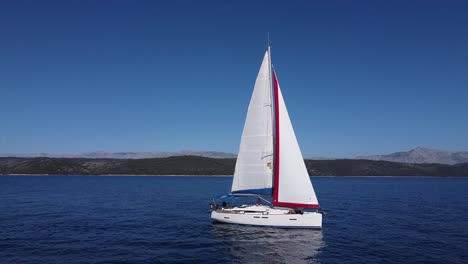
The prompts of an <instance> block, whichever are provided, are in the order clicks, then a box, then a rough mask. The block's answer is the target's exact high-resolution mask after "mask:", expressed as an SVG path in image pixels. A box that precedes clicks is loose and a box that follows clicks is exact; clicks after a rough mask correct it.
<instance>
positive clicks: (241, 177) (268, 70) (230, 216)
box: [211, 47, 322, 229]
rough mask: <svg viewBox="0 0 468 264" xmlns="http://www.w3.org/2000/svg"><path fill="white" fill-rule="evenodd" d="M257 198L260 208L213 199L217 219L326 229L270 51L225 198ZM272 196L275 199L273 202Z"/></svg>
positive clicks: (254, 93)
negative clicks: (229, 192)
mask: <svg viewBox="0 0 468 264" xmlns="http://www.w3.org/2000/svg"><path fill="white" fill-rule="evenodd" d="M252 196H253V197H258V202H257V203H256V204H255V203H253V204H250V205H249V204H242V205H234V203H232V202H230V201H228V202H226V201H223V202H222V204H219V203H216V202H215V201H213V203H212V212H211V219H213V220H214V221H216V222H223V223H233V224H246V225H257V226H274V227H282V228H318V229H320V228H322V214H321V212H319V211H318V210H319V208H320V207H319V204H318V200H317V197H316V195H315V191H314V188H313V186H312V183H311V181H310V178H309V174H308V173H307V169H306V166H305V164H304V159H303V157H302V153H301V150H300V148H299V144H298V143H297V139H296V136H295V134H294V130H293V127H292V124H291V120H290V119H289V114H288V111H287V109H286V104H285V103H284V99H283V95H282V93H281V89H280V86H279V82H278V79H277V76H276V73H275V71H274V70H273V68H272V64H271V53H270V47H268V49H267V51H266V52H265V56H264V58H263V62H262V65H261V67H260V71H259V73H258V76H257V80H256V82H255V87H254V91H253V94H252V98H251V99H250V104H249V108H248V111H247V118H246V120H245V125H244V131H243V132H242V137H241V143H240V149H239V155H238V157H237V163H236V168H235V171H234V177H233V181H232V188H231V194H230V195H229V196H225V197H224V198H230V199H231V200H238V199H239V197H252ZM266 197H271V198H272V199H271V202H270V201H269V200H267V199H265V198H266ZM262 201H263V202H266V203H268V204H269V205H263V204H262V203H261V202H262Z"/></svg>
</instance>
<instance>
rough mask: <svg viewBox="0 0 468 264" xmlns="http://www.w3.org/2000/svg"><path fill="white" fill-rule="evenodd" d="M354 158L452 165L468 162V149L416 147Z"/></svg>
mask: <svg viewBox="0 0 468 264" xmlns="http://www.w3.org/2000/svg"><path fill="white" fill-rule="evenodd" d="M356 158H357V159H367V160H385V161H394V162H404V163H440V164H449V165H453V164H459V163H465V162H468V151H444V150H438V149H430V148H422V147H418V148H415V149H412V150H410V151H402V152H395V153H392V154H388V155H373V156H359V157H356Z"/></svg>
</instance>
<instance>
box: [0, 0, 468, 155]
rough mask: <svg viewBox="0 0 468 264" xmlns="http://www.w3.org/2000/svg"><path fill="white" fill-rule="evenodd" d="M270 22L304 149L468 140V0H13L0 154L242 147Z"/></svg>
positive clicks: (323, 151)
mask: <svg viewBox="0 0 468 264" xmlns="http://www.w3.org/2000/svg"><path fill="white" fill-rule="evenodd" d="M280 3H281V4H280ZM286 3H287V4H286ZM267 32H270V36H271V43H272V56H273V63H274V64H275V68H276V70H277V73H278V77H279V81H280V84H281V87H282V89H283V94H284V96H285V100H286V104H287V105H288V108H289V113H290V115H291V119H292V122H293V125H294V126H295V130H296V135H297V137H298V140H299V143H300V145H301V148H302V151H303V154H304V156H306V157H311V156H328V157H352V156H355V155H366V154H380V153H389V152H394V151H400V150H407V149H411V148H414V147H416V146H425V147H432V148H441V149H447V150H467V149H468V1H451V0H449V1H442V0H441V1H427V0H424V1H379V0H377V1H278V3H276V1H264V2H262V1H97V0H96V1H83V0H79V1H78V0H76V1H32V0H31V1H21V0H19V1H16V0H15V1H13V0H11V1H2V2H1V3H0V153H31V152H51V153H63V152H84V151H95V150H104V151H163V150H164V151H175V150H182V149H193V150H218V151H227V152H237V150H238V146H239V139H240V135H241V132H242V128H243V124H244V118H245V114H246V110H247V106H248V103H249V100H250V95H251V92H252V88H253V84H254V81H255V78H256V75H257V72H258V68H259V66H260V63H261V59H262V56H263V53H264V49H265V47H266V41H267Z"/></svg>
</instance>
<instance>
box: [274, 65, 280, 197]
mask: <svg viewBox="0 0 468 264" xmlns="http://www.w3.org/2000/svg"><path fill="white" fill-rule="evenodd" d="M273 84H274V93H275V135H276V138H275V154H276V155H275V175H274V185H273V187H274V188H273V205H278V204H277V203H278V193H279V161H280V155H279V153H280V143H279V138H280V131H279V126H280V123H279V104H278V96H279V95H278V93H279V91H278V79H277V78H276V72H275V70H273Z"/></svg>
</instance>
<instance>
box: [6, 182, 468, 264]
mask: <svg viewBox="0 0 468 264" xmlns="http://www.w3.org/2000/svg"><path fill="white" fill-rule="evenodd" d="M313 184H314V187H315V189H316V192H317V196H318V198H319V201H320V204H321V206H322V208H323V209H324V210H325V211H326V212H327V214H326V215H325V216H324V219H323V230H321V231H317V230H287V229H275V228H258V227H249V226H235V225H226V224H212V223H211V221H210V211H209V206H208V203H209V202H210V197H211V196H212V195H214V194H225V193H227V192H228V191H229V189H230V185H231V178H230V177H110V176H106V177H99V176H95V177H94V176H76V177H72V176H63V177H57V176H54V177H52V176H51V177H49V176H43V177H37V176H29V177H28V176H3V177H0V263H190V262H193V263H468V178H429V177H420V178H419V177H418V178H409V177H408V178H407V177H404V178H397V177H395V178H391V177H390V178H377V177H375V178H365V177H349V178H340V177H314V178H313Z"/></svg>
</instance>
